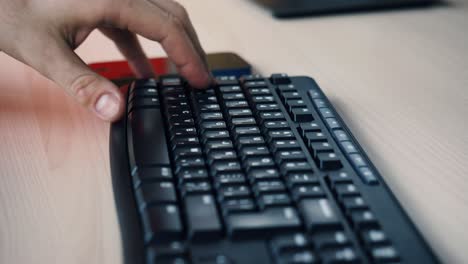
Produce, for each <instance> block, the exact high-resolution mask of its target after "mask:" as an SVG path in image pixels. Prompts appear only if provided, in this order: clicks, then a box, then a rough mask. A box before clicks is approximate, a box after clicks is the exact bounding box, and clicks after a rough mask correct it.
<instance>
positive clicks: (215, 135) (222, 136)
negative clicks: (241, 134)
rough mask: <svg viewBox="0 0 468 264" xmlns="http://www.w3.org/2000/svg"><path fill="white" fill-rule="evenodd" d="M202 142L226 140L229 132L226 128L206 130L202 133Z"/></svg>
mask: <svg viewBox="0 0 468 264" xmlns="http://www.w3.org/2000/svg"><path fill="white" fill-rule="evenodd" d="M202 138H203V140H202V142H203V143H204V144H206V143H207V142H208V141H210V140H228V139H229V132H228V131H227V130H218V131H206V132H205V133H203V134H202Z"/></svg>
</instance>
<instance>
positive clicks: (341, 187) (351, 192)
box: [334, 183, 359, 197]
mask: <svg viewBox="0 0 468 264" xmlns="http://www.w3.org/2000/svg"><path fill="white" fill-rule="evenodd" d="M334 189H335V191H336V193H337V194H338V195H339V196H340V197H345V196H355V195H358V194H359V191H358V189H357V188H356V185H354V184H352V183H339V184H336V185H335V186H334Z"/></svg>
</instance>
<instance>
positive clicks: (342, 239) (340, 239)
mask: <svg viewBox="0 0 468 264" xmlns="http://www.w3.org/2000/svg"><path fill="white" fill-rule="evenodd" d="M313 239H314V243H315V245H317V247H318V248H319V249H324V248H330V247H335V248H336V247H342V246H347V245H350V244H351V240H350V238H349V236H348V235H347V234H346V233H345V232H344V231H343V230H336V231H326V232H321V233H317V234H315V235H314V236H313Z"/></svg>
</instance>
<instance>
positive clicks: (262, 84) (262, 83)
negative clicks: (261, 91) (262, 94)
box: [244, 80, 268, 89]
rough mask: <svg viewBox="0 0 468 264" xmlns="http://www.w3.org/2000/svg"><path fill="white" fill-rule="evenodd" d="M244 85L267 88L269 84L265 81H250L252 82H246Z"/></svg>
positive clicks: (246, 86)
mask: <svg viewBox="0 0 468 264" xmlns="http://www.w3.org/2000/svg"><path fill="white" fill-rule="evenodd" d="M244 87H245V88H246V89H252V88H267V87H268V85H267V83H266V82H265V81H263V80H261V81H250V82H244Z"/></svg>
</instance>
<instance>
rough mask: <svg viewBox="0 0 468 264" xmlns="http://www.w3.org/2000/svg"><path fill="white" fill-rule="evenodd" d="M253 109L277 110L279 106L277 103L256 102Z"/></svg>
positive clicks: (261, 110)
mask: <svg viewBox="0 0 468 264" xmlns="http://www.w3.org/2000/svg"><path fill="white" fill-rule="evenodd" d="M255 109H257V112H259V113H262V112H277V111H278V109H280V108H279V105H278V104H256V105H255Z"/></svg>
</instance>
